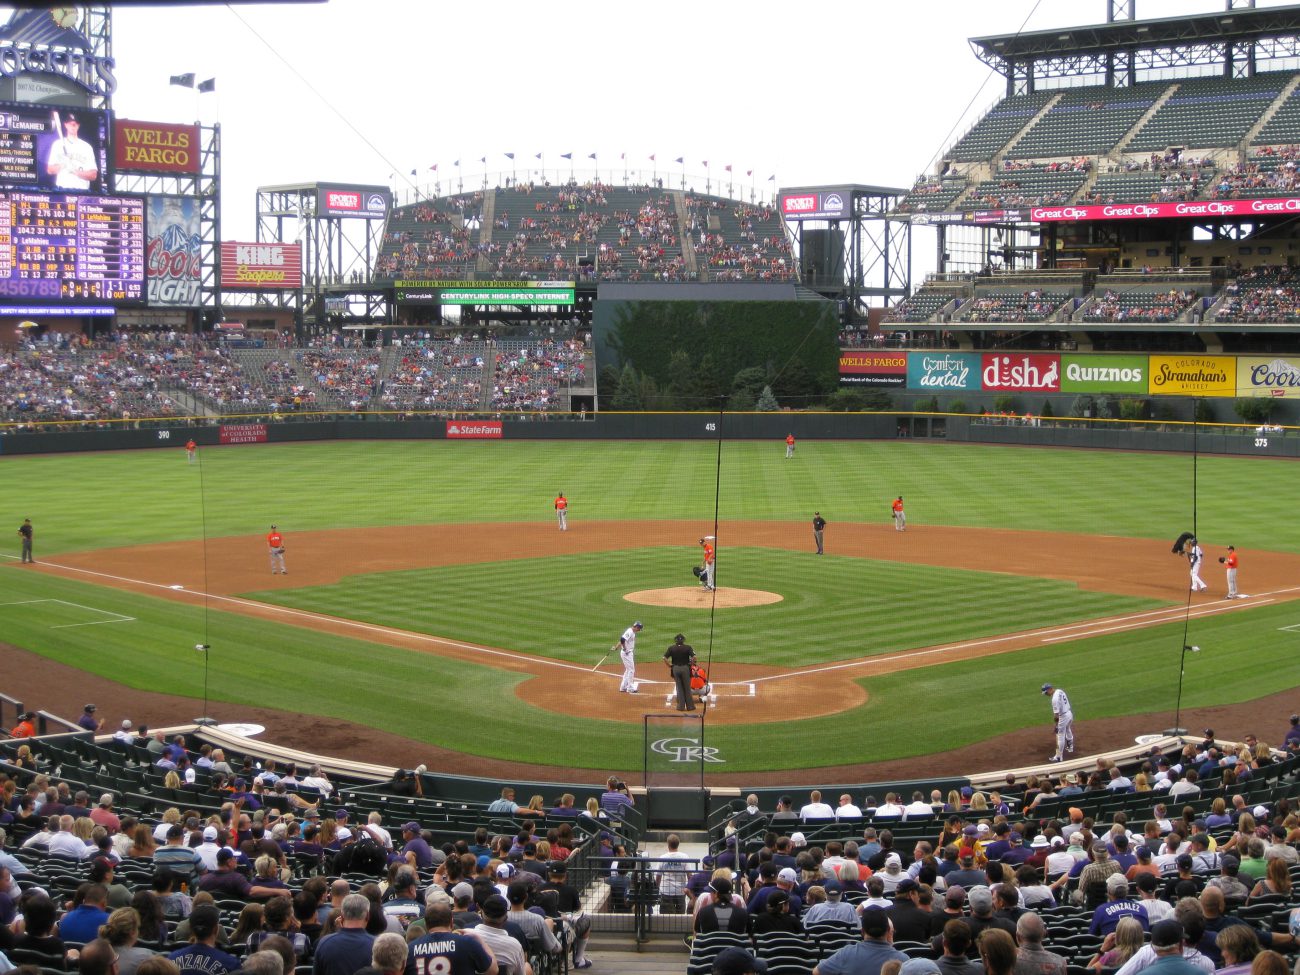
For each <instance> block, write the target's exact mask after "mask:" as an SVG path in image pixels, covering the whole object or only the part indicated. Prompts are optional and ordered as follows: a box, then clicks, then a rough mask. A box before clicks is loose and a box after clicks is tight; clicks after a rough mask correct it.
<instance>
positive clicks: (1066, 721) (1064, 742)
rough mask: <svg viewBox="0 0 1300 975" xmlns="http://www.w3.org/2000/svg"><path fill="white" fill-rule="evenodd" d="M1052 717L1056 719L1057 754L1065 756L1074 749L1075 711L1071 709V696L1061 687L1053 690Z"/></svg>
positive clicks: (1057, 756) (1061, 756)
mask: <svg viewBox="0 0 1300 975" xmlns="http://www.w3.org/2000/svg"><path fill="white" fill-rule="evenodd" d="M1052 717H1054V718H1055V719H1056V755H1055V756H1054V757H1055V758H1064V757H1065V755H1066V753H1067V752H1072V751H1074V712H1073V711H1071V710H1070V698H1069V697H1068V696H1067V695H1066V693H1065V691H1063V690H1061V689H1060V688H1059V687H1057V688H1054V689H1053V691H1052Z"/></svg>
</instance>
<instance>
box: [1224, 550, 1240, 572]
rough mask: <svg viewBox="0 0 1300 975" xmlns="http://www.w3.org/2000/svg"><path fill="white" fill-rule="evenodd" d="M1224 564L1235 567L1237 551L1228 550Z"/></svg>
mask: <svg viewBox="0 0 1300 975" xmlns="http://www.w3.org/2000/svg"><path fill="white" fill-rule="evenodd" d="M1224 564H1225V565H1227V567H1228V568H1229V569H1235V568H1236V567H1237V553H1236V552H1229V553H1228V555H1227V561H1226V562H1225V563H1224Z"/></svg>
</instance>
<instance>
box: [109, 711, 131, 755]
mask: <svg viewBox="0 0 1300 975" xmlns="http://www.w3.org/2000/svg"><path fill="white" fill-rule="evenodd" d="M133 727H134V726H133V725H132V724H131V719H130V718H123V719H122V724H121V725H119V726H118V729H117V730H116V731H115V732H113V741H114V747H115V748H119V749H121V750H122V751H127V750H128V749H130V748H134V747H135V732H134V731H132V730H131V729H132V728H133Z"/></svg>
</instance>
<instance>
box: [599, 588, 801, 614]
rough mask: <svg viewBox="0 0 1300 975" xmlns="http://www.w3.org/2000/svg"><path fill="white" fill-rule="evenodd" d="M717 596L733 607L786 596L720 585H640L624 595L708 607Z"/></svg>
mask: <svg viewBox="0 0 1300 975" xmlns="http://www.w3.org/2000/svg"><path fill="white" fill-rule="evenodd" d="M714 596H717V597H718V598H717V603H716V605H717V607H718V608H719V609H734V608H735V607H737V606H766V605H768V604H769V603H779V602H781V600H783V599H785V597H784V596H782V595H781V594H780V593H775V592H764V591H763V590H762V589H734V588H731V587H729V586H719V587H718V591H717V592H705V591H704V590H703V589H701V588H700V587H699V586H676V587H675V588H673V589H641V590H639V591H637V592H630V593H628V594H627V595H626V596H624V597H623V598H624V599H626V600H627V601H628V602H629V603H639V604H641V605H642V606H674V607H678V608H686V609H708V608H709V607H710V606H713V605H715V603H714V599H713V597H714Z"/></svg>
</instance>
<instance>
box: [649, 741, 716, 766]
mask: <svg viewBox="0 0 1300 975" xmlns="http://www.w3.org/2000/svg"><path fill="white" fill-rule="evenodd" d="M650 750H651V751H652V752H654V753H655V754H657V755H667V756H668V761H670V762H721V763H722V764H726V761H727V760H726V759H725V758H719V757H718V750H717V749H716V748H713V747H711V746H707V745H701V744H700V740H699V739H698V738H660V739H658V740H657V741H653V742H651V743H650Z"/></svg>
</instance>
